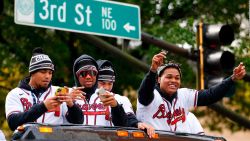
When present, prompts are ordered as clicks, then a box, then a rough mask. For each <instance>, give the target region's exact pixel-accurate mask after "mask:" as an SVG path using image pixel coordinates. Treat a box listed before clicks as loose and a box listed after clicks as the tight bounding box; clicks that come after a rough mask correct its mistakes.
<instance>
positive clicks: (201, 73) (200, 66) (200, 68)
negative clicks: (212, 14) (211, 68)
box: [197, 22, 204, 89]
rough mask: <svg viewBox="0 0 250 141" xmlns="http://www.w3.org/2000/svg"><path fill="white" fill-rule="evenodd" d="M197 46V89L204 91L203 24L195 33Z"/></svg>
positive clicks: (200, 24)
mask: <svg viewBox="0 0 250 141" xmlns="http://www.w3.org/2000/svg"><path fill="white" fill-rule="evenodd" d="M197 44H198V48H199V63H198V77H197V78H198V89H204V63H203V62H204V56H203V23H202V22H200V23H199V26H198V32H197Z"/></svg>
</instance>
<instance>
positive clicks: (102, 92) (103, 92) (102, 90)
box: [97, 87, 106, 95]
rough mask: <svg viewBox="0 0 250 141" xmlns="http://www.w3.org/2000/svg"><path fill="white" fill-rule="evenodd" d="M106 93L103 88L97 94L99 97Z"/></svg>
mask: <svg viewBox="0 0 250 141" xmlns="http://www.w3.org/2000/svg"><path fill="white" fill-rule="evenodd" d="M105 93H106V90H105V89H104V88H103V87H101V88H100V89H99V90H98V92H97V94H98V95H100V94H105Z"/></svg>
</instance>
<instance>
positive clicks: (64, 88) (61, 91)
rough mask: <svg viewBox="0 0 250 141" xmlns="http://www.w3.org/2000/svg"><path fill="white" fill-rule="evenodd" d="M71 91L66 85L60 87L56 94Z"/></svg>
mask: <svg viewBox="0 0 250 141" xmlns="http://www.w3.org/2000/svg"><path fill="white" fill-rule="evenodd" d="M68 92H69V89H68V88H66V87H59V88H58V89H57V90H56V93H55V95H58V94H59V93H61V94H67V93H68Z"/></svg>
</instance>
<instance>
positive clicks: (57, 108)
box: [5, 48, 83, 130]
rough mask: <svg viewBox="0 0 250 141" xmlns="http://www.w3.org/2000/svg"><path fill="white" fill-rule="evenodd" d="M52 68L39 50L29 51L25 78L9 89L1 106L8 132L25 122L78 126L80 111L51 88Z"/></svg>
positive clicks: (70, 100)
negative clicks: (3, 107) (29, 57)
mask: <svg viewBox="0 0 250 141" xmlns="http://www.w3.org/2000/svg"><path fill="white" fill-rule="evenodd" d="M53 72H54V64H53V63H52V61H51V59H50V58H49V56H48V55H46V54H44V53H43V50H42V49H41V48H36V49H34V50H33V55H32V58H31V60H30V65H29V74H30V76H29V77H26V78H25V79H23V80H21V81H20V82H19V85H18V87H16V88H14V89H12V90H11V91H10V92H9V93H8V95H7V97H6V102H5V112H6V118H7V121H8V125H9V127H10V129H11V130H15V129H16V128H17V127H18V126H20V125H22V124H25V123H27V122H37V123H47V124H63V123H68V122H70V123H78V124H80V123H82V122H83V115H82V111H81V109H80V108H79V107H78V106H77V105H76V104H74V103H73V100H72V98H71V97H70V96H69V94H65V95H62V93H60V92H58V95H55V93H56V91H57V90H58V89H59V87H57V86H53V85H51V79H52V75H53Z"/></svg>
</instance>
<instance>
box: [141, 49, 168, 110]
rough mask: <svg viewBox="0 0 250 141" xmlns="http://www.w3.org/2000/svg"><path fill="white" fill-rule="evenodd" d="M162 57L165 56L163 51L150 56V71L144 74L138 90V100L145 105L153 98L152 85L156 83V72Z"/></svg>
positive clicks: (162, 60)
mask: <svg viewBox="0 0 250 141" xmlns="http://www.w3.org/2000/svg"><path fill="white" fill-rule="evenodd" d="M164 58H166V53H165V52H160V53H158V54H156V55H154V57H153V58H152V63H151V67H150V71H149V72H148V73H147V74H146V76H145V77H144V79H143V80H142V83H141V85H140V88H139V90H138V99H139V102H140V103H141V104H143V105H145V106H147V105H149V104H150V103H151V102H152V101H153V99H154V94H153V91H154V87H155V83H156V75H157V74H156V73H157V69H158V67H160V66H161V65H162V64H163V62H164Z"/></svg>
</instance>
